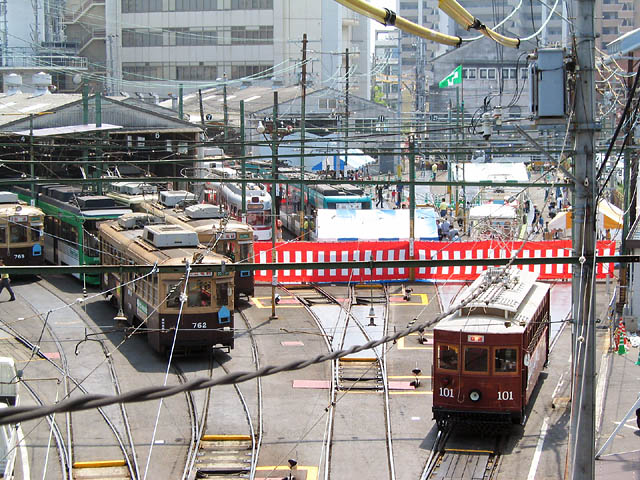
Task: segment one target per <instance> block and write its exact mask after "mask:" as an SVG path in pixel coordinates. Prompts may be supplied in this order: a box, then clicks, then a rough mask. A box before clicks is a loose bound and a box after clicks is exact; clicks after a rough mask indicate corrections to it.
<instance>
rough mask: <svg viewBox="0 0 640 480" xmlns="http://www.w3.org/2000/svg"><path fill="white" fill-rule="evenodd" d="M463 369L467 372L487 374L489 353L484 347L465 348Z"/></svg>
mask: <svg viewBox="0 0 640 480" xmlns="http://www.w3.org/2000/svg"><path fill="white" fill-rule="evenodd" d="M464 369H465V370H466V371H467V372H487V371H488V370H489V353H488V349H487V348H485V347H465V349H464Z"/></svg>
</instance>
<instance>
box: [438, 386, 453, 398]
mask: <svg viewBox="0 0 640 480" xmlns="http://www.w3.org/2000/svg"><path fill="white" fill-rule="evenodd" d="M440 396H441V397H445V398H453V388H447V387H440Z"/></svg>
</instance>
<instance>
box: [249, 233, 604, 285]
mask: <svg viewBox="0 0 640 480" xmlns="http://www.w3.org/2000/svg"><path fill="white" fill-rule="evenodd" d="M521 246H522V242H508V243H505V242H496V241H491V240H487V241H478V242H422V241H417V242H415V243H414V249H415V258H416V259H419V260H461V259H484V258H510V257H511V255H512V254H513V252H515V251H517V250H518V249H520V247H521ZM271 248H272V245H271V242H256V243H255V244H254V252H255V261H256V263H258V264H269V263H271V261H272V260H271ZM275 252H276V254H277V258H276V263H289V262H295V263H314V262H318V263H322V262H350V261H368V260H408V259H409V242H408V241H390V242H318V243H316V242H291V243H278V244H276V250H275ZM597 253H598V255H614V254H615V242H613V241H604V240H603V241H599V242H598V244H597ZM570 255H571V241H570V240H552V241H545V242H527V243H526V244H525V246H524V248H523V249H522V251H520V252H519V253H518V257H519V258H557V257H568V256H570ZM613 267H614V266H613V264H603V263H598V264H597V270H596V273H597V278H606V276H610V277H611V276H613V270H614V269H613ZM486 268H487V267H483V266H462V267H420V268H417V269H416V272H415V278H416V280H418V281H443V280H458V281H460V280H463V281H468V280H474V279H475V278H476V277H477V276H478V275H479V274H480V273H481V272H482V271H483V270H485V269H486ZM519 268H521V269H523V270H528V271H532V272H538V273H539V279H540V280H568V279H570V278H571V272H572V268H573V266H572V265H570V264H545V265H520V267H519ZM408 278H409V269H407V268H374V269H373V272H372V271H371V269H369V268H353V269H349V268H339V269H317V270H311V269H302V270H281V271H279V273H278V282H280V283H301V282H319V283H321V282H370V281H376V282H379V281H406V280H408ZM255 279H256V281H257V282H271V271H269V270H257V271H256V273H255Z"/></svg>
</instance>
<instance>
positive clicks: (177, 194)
mask: <svg viewBox="0 0 640 480" xmlns="http://www.w3.org/2000/svg"><path fill="white" fill-rule="evenodd" d="M195 201H196V196H195V195H194V194H193V193H189V192H187V191H185V190H168V191H165V192H160V203H162V204H163V205H164V206H165V207H169V208H173V207H175V206H176V205H178V204H185V203H189V202H195Z"/></svg>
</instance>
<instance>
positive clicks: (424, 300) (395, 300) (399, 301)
mask: <svg viewBox="0 0 640 480" xmlns="http://www.w3.org/2000/svg"><path fill="white" fill-rule="evenodd" d="M414 297H417V298H419V299H420V301H419V302H414V301H413V299H414ZM389 301H390V302H391V305H393V306H394V307H396V306H401V305H404V306H405V307H411V306H416V307H417V306H425V305H429V295H427V294H426V293H412V294H411V300H410V301H406V300H405V299H404V296H403V295H402V294H401V293H394V294H392V295H389Z"/></svg>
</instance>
